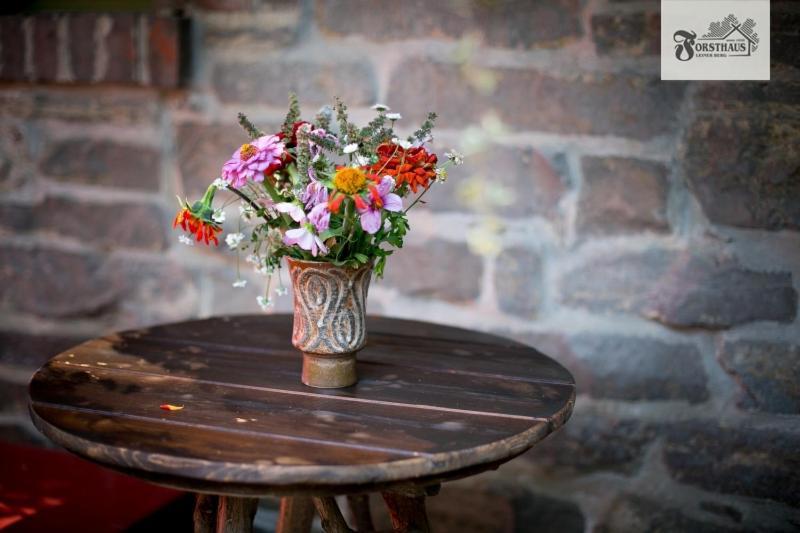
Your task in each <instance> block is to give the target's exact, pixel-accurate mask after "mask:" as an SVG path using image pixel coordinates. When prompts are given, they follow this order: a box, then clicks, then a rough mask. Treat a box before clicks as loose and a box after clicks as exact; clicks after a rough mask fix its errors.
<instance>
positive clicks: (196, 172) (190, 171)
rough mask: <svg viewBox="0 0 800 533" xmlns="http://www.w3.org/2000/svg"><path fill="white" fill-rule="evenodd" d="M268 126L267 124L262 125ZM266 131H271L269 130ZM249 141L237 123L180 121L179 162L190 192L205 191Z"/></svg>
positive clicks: (186, 186)
mask: <svg viewBox="0 0 800 533" xmlns="http://www.w3.org/2000/svg"><path fill="white" fill-rule="evenodd" d="M260 127H261V128H262V129H265V130H266V129H267V126H260ZM267 131H272V130H271V129H270V130H267ZM247 141H248V137H247V134H246V133H245V132H244V130H243V129H242V128H241V127H240V126H239V125H234V124H211V125H208V124H181V125H180V126H178V128H177V138H176V144H177V151H178V166H179V168H180V171H181V177H182V178H183V187H184V190H185V192H186V194H187V195H192V196H197V195H199V194H202V193H203V192H204V191H205V190H206V188H207V187H208V185H209V184H210V183H211V182H212V181H214V179H216V178H218V177H219V176H220V173H221V170H222V165H223V164H224V163H225V161H227V160H228V158H230V156H231V154H233V152H234V151H236V149H237V148H238V147H239V146H241V145H242V144H244V143H246V142H247Z"/></svg>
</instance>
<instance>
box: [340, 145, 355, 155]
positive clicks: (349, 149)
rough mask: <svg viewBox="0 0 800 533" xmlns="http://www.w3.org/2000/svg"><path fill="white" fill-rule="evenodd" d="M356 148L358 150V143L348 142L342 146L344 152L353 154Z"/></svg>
mask: <svg viewBox="0 0 800 533" xmlns="http://www.w3.org/2000/svg"><path fill="white" fill-rule="evenodd" d="M356 150H358V143H352V144H348V145H347V146H345V147H344V148H342V152H344V153H346V154H352V153H353V152H355V151H356Z"/></svg>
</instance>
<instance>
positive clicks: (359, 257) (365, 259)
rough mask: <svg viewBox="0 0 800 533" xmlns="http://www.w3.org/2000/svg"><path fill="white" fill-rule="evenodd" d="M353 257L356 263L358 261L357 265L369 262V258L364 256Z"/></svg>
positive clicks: (355, 255) (356, 255)
mask: <svg viewBox="0 0 800 533" xmlns="http://www.w3.org/2000/svg"><path fill="white" fill-rule="evenodd" d="M353 256H354V257H355V258H356V261H358V262H359V263H366V262H367V261H369V257H367V256H366V255H364V254H353Z"/></svg>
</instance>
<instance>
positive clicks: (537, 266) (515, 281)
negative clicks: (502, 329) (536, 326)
mask: <svg viewBox="0 0 800 533" xmlns="http://www.w3.org/2000/svg"><path fill="white" fill-rule="evenodd" d="M541 277H542V264H541V259H540V258H539V256H538V255H537V254H536V253H534V252H532V251H530V250H526V249H524V248H509V249H506V250H503V252H502V253H501V254H500V255H499V256H498V257H497V260H496V262H495V275H494V288H495V292H496V294H497V304H498V305H499V306H500V309H502V310H503V311H504V312H506V313H509V314H511V315H514V316H518V317H520V318H534V317H535V316H536V314H537V311H538V309H539V305H540V302H541V299H542V297H541V293H542V285H541Z"/></svg>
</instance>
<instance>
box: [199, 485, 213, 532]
mask: <svg viewBox="0 0 800 533" xmlns="http://www.w3.org/2000/svg"><path fill="white" fill-rule="evenodd" d="M216 529H217V496H214V495H213V494H196V495H195V501H194V533H214V531H215V530H216Z"/></svg>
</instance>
